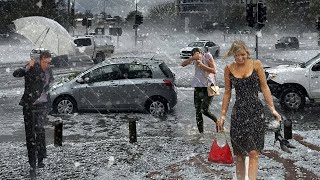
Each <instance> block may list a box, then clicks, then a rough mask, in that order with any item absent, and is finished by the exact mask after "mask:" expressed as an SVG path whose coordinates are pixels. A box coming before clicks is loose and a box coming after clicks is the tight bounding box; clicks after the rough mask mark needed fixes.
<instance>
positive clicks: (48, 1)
mask: <svg viewBox="0 0 320 180" xmlns="http://www.w3.org/2000/svg"><path fill="white" fill-rule="evenodd" d="M66 6H67V5H66V4H65V3H64V0H42V1H39V0H28V1H25V0H8V1H1V2H0V15H1V17H4V18H1V19H0V29H6V31H8V29H7V26H8V25H9V24H10V23H11V22H12V21H13V20H15V19H18V18H21V17H27V16H44V17H48V18H51V19H54V20H56V21H57V22H59V23H60V24H62V25H66V23H67V20H66V17H67V16H66V15H67V11H66Z"/></svg>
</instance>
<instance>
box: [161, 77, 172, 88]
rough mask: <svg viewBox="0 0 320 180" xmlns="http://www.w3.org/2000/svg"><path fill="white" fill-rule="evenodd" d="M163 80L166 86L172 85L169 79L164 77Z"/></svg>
mask: <svg viewBox="0 0 320 180" xmlns="http://www.w3.org/2000/svg"><path fill="white" fill-rule="evenodd" d="M163 82H164V84H165V85H166V86H168V87H173V83H172V81H171V80H169V79H164V80H163Z"/></svg>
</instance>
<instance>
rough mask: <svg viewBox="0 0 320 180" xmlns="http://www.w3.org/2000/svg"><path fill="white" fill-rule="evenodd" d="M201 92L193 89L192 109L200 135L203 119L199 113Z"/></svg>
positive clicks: (199, 89) (198, 89) (196, 88)
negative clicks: (194, 109) (194, 111)
mask: <svg viewBox="0 0 320 180" xmlns="http://www.w3.org/2000/svg"><path fill="white" fill-rule="evenodd" d="M201 93H202V91H201V88H198V87H195V88H194V107H195V108H196V121H197V127H198V130H199V132H200V133H203V118H202V112H201V109H202V108H201V106H202V94H201Z"/></svg>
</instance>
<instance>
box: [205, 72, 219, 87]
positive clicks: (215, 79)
mask: <svg viewBox="0 0 320 180" xmlns="http://www.w3.org/2000/svg"><path fill="white" fill-rule="evenodd" d="M209 74H210V73H208V76H207V84H208V87H209V86H211V84H209V79H208V77H209ZM213 76H214V83H213V84H214V85H215V84H216V83H217V76H216V74H213Z"/></svg>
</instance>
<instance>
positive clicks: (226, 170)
mask: <svg viewBox="0 0 320 180" xmlns="http://www.w3.org/2000/svg"><path fill="white" fill-rule="evenodd" d="M291 141H296V142H297V143H300V144H301V145H303V146H304V148H306V149H307V151H310V152H311V151H317V152H318V153H319V152H320V147H319V146H317V145H314V144H311V143H308V142H306V141H304V138H303V137H302V136H300V135H298V134H294V135H293V140H291ZM229 142H230V141H229ZM275 146H279V143H277V144H276V145H275ZM299 149H300V148H297V149H294V150H293V151H299ZM283 153H285V152H283V151H281V149H277V148H275V150H265V151H264V153H263V154H262V157H261V158H260V162H259V171H261V168H260V167H261V164H260V163H263V159H265V158H270V160H271V161H275V162H277V163H279V164H282V166H283V168H284V177H283V179H285V180H295V179H306V180H316V179H319V178H320V177H319V176H318V175H316V174H315V173H314V172H312V171H310V170H308V169H306V168H304V167H303V166H299V165H297V161H295V160H292V159H290V158H286V157H283V156H282V154H283ZM318 157H319V156H318ZM207 158H208V153H203V154H197V155H195V156H193V157H190V159H186V160H183V161H180V162H178V163H174V164H170V165H169V166H166V167H165V168H164V169H162V170H161V171H154V172H150V173H149V174H148V175H147V176H146V177H147V178H148V179H159V177H161V178H160V179H179V180H180V179H181V180H182V179H185V178H183V177H182V176H181V171H183V169H186V168H187V167H188V168H191V167H192V168H194V169H198V170H200V171H202V173H205V174H207V176H206V177H207V178H208V179H221V180H222V179H236V178H235V170H234V169H235V167H234V166H235V164H231V165H223V164H221V165H218V166H220V167H218V166H217V164H215V163H211V162H208V160H207ZM261 159H262V160H261ZM261 161H262V162H261ZM262 166H265V165H262ZM231 167H232V168H233V169H231ZM269 168H272V167H271V166H270V167H269ZM266 170H267V171H268V168H266ZM269 170H270V169H269ZM273 175H274V174H273V173H270V176H268V177H264V178H261V177H259V176H258V179H278V178H276V177H273ZM281 179H282V178H281Z"/></svg>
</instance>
